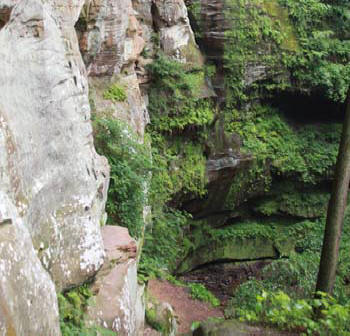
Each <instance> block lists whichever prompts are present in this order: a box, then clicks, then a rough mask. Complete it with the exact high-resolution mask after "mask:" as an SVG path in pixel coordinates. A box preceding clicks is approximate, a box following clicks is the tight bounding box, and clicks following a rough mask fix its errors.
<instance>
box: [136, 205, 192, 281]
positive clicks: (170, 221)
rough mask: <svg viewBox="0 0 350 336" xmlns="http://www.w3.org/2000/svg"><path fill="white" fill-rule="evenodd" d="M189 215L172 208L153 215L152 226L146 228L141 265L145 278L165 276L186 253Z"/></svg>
mask: <svg viewBox="0 0 350 336" xmlns="http://www.w3.org/2000/svg"><path fill="white" fill-rule="evenodd" d="M187 219H188V215H187V214H186V213H182V212H180V211H176V210H174V209H171V208H167V209H163V211H159V212H158V213H157V215H155V214H154V215H153V222H152V226H151V227H149V228H147V229H146V233H145V244H144V247H143V253H142V255H141V260H140V265H139V275H140V276H141V277H142V280H143V279H145V280H146V279H148V278H152V277H158V278H165V277H166V276H167V273H170V272H172V271H173V270H174V269H175V267H176V262H177V261H178V259H179V258H180V257H182V256H183V255H184V253H185V252H184V246H183V244H184V243H183V242H184V240H186V238H185V237H184V231H185V228H186V226H187Z"/></svg>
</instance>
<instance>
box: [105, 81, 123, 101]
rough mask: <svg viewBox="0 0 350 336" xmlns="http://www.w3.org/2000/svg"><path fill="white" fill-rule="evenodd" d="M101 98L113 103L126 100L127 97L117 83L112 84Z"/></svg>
mask: <svg viewBox="0 0 350 336" xmlns="http://www.w3.org/2000/svg"><path fill="white" fill-rule="evenodd" d="M103 98H104V99H108V100H112V101H114V102H123V101H125V100H126V98H127V95H126V92H125V88H124V87H122V86H121V85H120V84H118V83H114V84H113V85H111V86H110V87H109V88H108V89H107V90H106V91H105V92H104V93H103Z"/></svg>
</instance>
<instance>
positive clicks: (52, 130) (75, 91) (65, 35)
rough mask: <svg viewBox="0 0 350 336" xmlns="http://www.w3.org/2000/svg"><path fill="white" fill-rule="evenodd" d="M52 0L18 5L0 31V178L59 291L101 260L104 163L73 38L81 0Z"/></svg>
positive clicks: (89, 273)
mask: <svg viewBox="0 0 350 336" xmlns="http://www.w3.org/2000/svg"><path fill="white" fill-rule="evenodd" d="M51 3H52V4H54V5H55V6H56V7H55V8H53V7H51V6H50V4H49V3H47V2H45V1H39V0H23V1H20V2H19V3H18V5H16V6H15V7H14V8H13V10H12V13H11V19H10V21H9V22H8V24H7V25H6V26H5V27H4V28H3V29H2V30H1V31H0V73H1V74H2V75H1V77H0V131H1V134H2V139H0V144H1V145H2V146H3V147H2V148H4V150H2V151H1V152H0V172H1V174H0V180H1V189H2V190H3V191H4V192H5V193H6V194H8V195H11V196H12V197H13V199H14V203H15V205H16V208H17V211H18V213H19V215H20V216H21V217H22V218H23V222H24V224H25V225H26V227H27V228H28V229H29V232H30V234H31V236H32V240H33V245H34V248H35V249H36V250H38V252H39V256H40V258H41V260H42V262H43V264H44V266H45V268H46V269H47V270H48V271H49V272H50V273H51V275H52V277H53V280H54V281H55V283H56V285H57V288H58V289H62V288H67V287H70V286H72V285H75V284H79V283H81V282H83V281H85V280H86V279H88V278H89V277H91V276H93V275H94V274H95V273H96V271H97V270H98V269H99V268H100V267H101V265H102V264H103V257H104V251H103V244H102V238H101V233H100V228H99V226H100V225H99V224H100V220H101V218H102V215H103V213H104V205H105V200H106V193H107V184H108V182H107V181H108V165H107V162H106V160H105V159H103V158H101V157H99V156H98V155H97V154H96V152H95V149H94V146H93V138H92V128H91V124H90V109H89V102H88V94H87V93H88V85H87V78H86V75H85V73H86V72H85V70H84V64H83V62H82V60H81V56H80V54H79V50H78V43H77V40H76V36H75V32H74V23H75V21H74V20H75V19H76V18H77V16H78V13H79V10H80V6H81V4H82V1H75V2H70V3H71V4H73V5H71V6H69V7H65V6H64V4H66V3H65V2H64V3H62V2H59V1H58V0H57V1H53V2H51Z"/></svg>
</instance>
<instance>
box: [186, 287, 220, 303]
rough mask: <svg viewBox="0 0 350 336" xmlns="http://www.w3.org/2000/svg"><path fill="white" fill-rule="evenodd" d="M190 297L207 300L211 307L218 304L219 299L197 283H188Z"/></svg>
mask: <svg viewBox="0 0 350 336" xmlns="http://www.w3.org/2000/svg"><path fill="white" fill-rule="evenodd" d="M188 287H189V289H190V293H191V298H192V299H195V300H200V301H204V302H209V303H210V304H211V305H212V306H213V307H218V306H220V301H219V299H218V298H217V297H216V296H215V295H214V294H213V293H212V292H210V291H209V290H208V289H207V288H206V287H205V286H204V285H202V284H199V283H189V284H188Z"/></svg>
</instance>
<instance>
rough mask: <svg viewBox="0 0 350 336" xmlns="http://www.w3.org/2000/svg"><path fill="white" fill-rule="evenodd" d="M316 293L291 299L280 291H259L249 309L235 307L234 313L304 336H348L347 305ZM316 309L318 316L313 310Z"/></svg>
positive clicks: (348, 314)
mask: <svg viewBox="0 0 350 336" xmlns="http://www.w3.org/2000/svg"><path fill="white" fill-rule="evenodd" d="M319 295H320V298H319V299H312V300H301V299H299V300H295V299H291V298H290V297H289V296H288V295H287V294H285V293H284V292H282V291H278V292H266V291H263V292H262V293H261V295H257V297H256V302H255V306H254V309H253V310H242V309H238V310H237V314H238V315H239V316H240V319H241V320H243V321H249V322H264V323H268V324H271V325H273V326H277V327H279V328H281V329H284V330H286V329H287V330H295V331H299V332H303V333H304V334H307V335H315V334H316V335H320V336H322V335H324V336H326V335H327V336H332V335H334V336H341V335H344V336H345V335H349V332H350V325H349V323H348V322H349V320H350V305H340V304H338V303H337V302H336V300H335V299H333V298H332V297H329V296H327V295H326V294H323V293H319ZM316 310H318V311H320V316H317V314H315V313H314V312H315V311H316Z"/></svg>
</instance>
